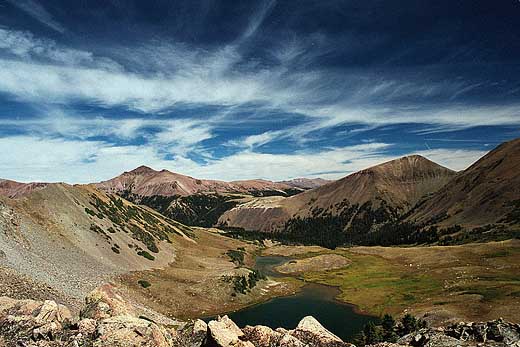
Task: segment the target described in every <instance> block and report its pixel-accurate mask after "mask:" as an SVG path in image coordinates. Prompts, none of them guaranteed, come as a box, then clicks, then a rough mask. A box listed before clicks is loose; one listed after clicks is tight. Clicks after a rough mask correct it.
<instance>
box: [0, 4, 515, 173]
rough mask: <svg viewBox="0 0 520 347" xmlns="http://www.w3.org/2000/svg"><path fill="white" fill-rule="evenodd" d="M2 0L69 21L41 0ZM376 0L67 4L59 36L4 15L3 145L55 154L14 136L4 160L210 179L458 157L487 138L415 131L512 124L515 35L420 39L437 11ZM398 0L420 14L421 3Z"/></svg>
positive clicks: (477, 151) (460, 161) (0, 76)
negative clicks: (408, 157) (427, 15)
mask: <svg viewBox="0 0 520 347" xmlns="http://www.w3.org/2000/svg"><path fill="white" fill-rule="evenodd" d="M9 1H10V3H11V4H13V5H14V6H16V7H18V8H19V9H22V10H23V11H24V12H25V13H27V14H30V15H31V17H32V18H37V19H38V18H39V19H38V20H39V21H40V22H41V23H44V24H45V25H46V26H47V27H49V28H51V29H53V30H54V31H56V32H65V25H62V24H61V23H59V22H57V21H56V20H55V19H54V17H53V16H52V15H51V14H50V12H52V10H53V8H52V7H50V5H46V6H47V9H45V8H43V7H42V6H41V4H44V3H43V2H41V3H36V2H35V0H32V1H31V0H22V1H20V2H16V3H15V2H14V0H9ZM377 3H378V4H377V5H375V3H373V2H370V1H368V2H365V3H363V4H361V5H359V4H357V5H355V6H354V5H352V4H351V3H349V2H344V1H339V0H338V1H335V0H334V1H326V2H312V1H309V2H305V6H302V5H295V3H294V2H276V1H274V0H266V1H262V2H257V3H250V2H243V3H241V4H238V5H237V4H233V5H232V6H231V7H230V6H229V5H228V4H227V3H225V2H224V3H216V2H213V1H207V2H200V3H199V2H192V1H182V0H181V1H179V2H175V4H169V3H168V2H162V3H161V4H160V5H158V6H157V8H155V7H154V8H147V9H144V8H141V7H140V5H138V3H137V2H136V3H133V2H132V1H128V2H120V3H118V4H117V6H112V5H111V4H108V5H107V6H98V5H97V4H96V3H95V4H89V5H88V6H86V7H85V8H82V9H81V11H76V9H75V8H74V7H69V6H70V4H68V3H63V7H64V9H63V11H65V10H68V12H67V13H68V14H69V17H70V18H69V17H67V18H63V19H62V20H63V23H64V24H67V23H69V20H70V21H71V23H72V21H75V22H74V23H75V26H74V27H72V26H70V29H69V30H67V31H66V35H56V33H52V32H51V33H49V31H48V30H40V32H38V29H34V28H35V26H34V25H33V24H34V23H32V20H31V21H30V22H31V23H29V25H20V26H18V25H14V26H13V27H16V28H20V27H22V28H32V29H31V30H32V32H28V31H20V30H14V29H11V28H9V27H5V26H2V27H1V28H0V140H1V141H3V142H2V143H3V146H4V147H2V148H3V149H4V150H5V149H6V148H8V146H15V145H21V144H22V143H26V144H27V145H26V146H35V148H38V147H39V148H42V149H44V150H45V151H46V153H45V156H44V158H45V160H47V161H49V162H50V163H53V166H50V165H47V166H46V165H45V163H44V162H45V161H42V162H39V161H35V162H34V163H31V162H30V161H28V159H27V160H26V159H23V158H31V157H32V156H36V154H37V153H36V152H34V151H33V152H31V150H26V149H25V148H23V147H24V146H22V147H21V148H17V152H18V157H16V158H11V157H9V158H8V159H4V158H2V160H0V167H2V170H4V169H5V170H4V171H2V172H5V175H9V177H11V178H20V177H21V178H23V179H24V180H28V179H29V178H28V176H27V173H24V170H23V167H24V166H26V167H31V168H33V169H34V170H35V171H37V172H38V173H39V175H40V177H42V178H41V179H44V178H46V179H53V180H55V179H58V180H68V181H69V182H76V181H77V182H85V181H88V180H94V179H96V180H97V179H103V178H109V177H110V176H114V175H116V174H118V173H120V172H121V171H123V170H130V169H132V168H133V167H135V166H139V165H142V164H146V165H150V166H153V167H156V168H169V169H173V170H175V171H178V172H181V173H187V174H191V175H193V176H195V177H208V178H226V179H246V178H256V177H263V178H268V179H269V178H270V179H285V178H292V177H295V176H311V175H318V174H319V175H325V176H326V177H331V178H336V177H340V176H342V175H344V174H346V173H349V172H351V171H354V170H357V169H361V168H364V167H366V166H370V165H373V164H377V163H379V162H381V161H383V160H388V159H392V158H395V157H396V156H400V155H405V154H410V153H413V152H414V151H423V152H421V153H424V154H426V155H427V156H430V157H431V158H432V159H434V160H437V161H439V162H440V163H441V164H447V165H448V166H450V167H452V168H456V169H459V168H462V167H463V166H465V165H467V164H468V163H470V162H471V161H472V160H474V159H475V158H477V157H478V156H479V155H481V154H483V153H484V152H485V150H486V149H487V148H486V147H485V146H484V145H483V144H476V143H465V142H444V143H442V142H435V143H434V144H432V145H431V146H432V148H429V146H430V145H429V144H428V143H426V141H424V138H425V137H426V136H428V137H429V135H428V134H433V133H436V134H437V133H438V134H439V137H448V136H449V137H450V138H456V137H457V136H461V137H464V138H468V137H471V136H482V133H483V132H486V131H487V130H490V129H493V130H496V131H495V132H494V133H493V134H494V135H493V136H492V138H491V139H489V142H490V143H492V144H495V143H498V142H499V141H501V140H505V139H508V138H511V137H513V136H515V134H517V133H518V131H517V129H518V127H519V126H520V114H519V113H520V112H519V109H520V107H519V106H520V103H519V102H518V100H519V99H518V98H517V97H515V96H518V90H519V89H518V87H519V86H520V85H519V84H518V79H515V78H514V76H516V75H515V71H517V70H518V69H517V64H515V61H514V59H511V57H515V56H516V55H515V52H516V51H515V46H514V42H515V41H514V40H508V42H511V45H509V46H508V48H507V50H504V49H501V48H500V47H494V46H493V47H491V48H493V49H492V50H489V49H488V50H478V48H479V47H478V45H476V46H475V44H474V43H471V44H470V45H468V44H465V43H464V42H462V44H459V42H458V41H457V40H459V41H460V37H458V35H457V31H456V30H452V31H450V33H453V35H451V34H450V40H453V42H446V40H445V39H444V37H445V36H446V35H444V34H445V32H444V30H441V31H442V32H441V33H440V34H439V33H437V34H439V35H440V36H439V37H437V38H436V39H435V40H431V39H432V38H431V37H428V39H426V36H429V33H430V32H429V31H430V30H437V29H436V28H434V25H424V26H423V27H422V29H423V30H424V31H423V32H421V35H417V33H418V32H420V30H419V31H417V30H415V29H414V30H409V27H410V25H411V24H410V23H408V22H407V18H409V15H408V14H406V15H404V16H403V13H401V11H397V12H396V15H401V16H402V17H400V19H399V21H398V22H399V25H398V26H397V27H395V22H396V21H395V20H394V19H392V20H391V21H390V22H389V21H388V20H387V18H386V17H384V16H383V17H378V16H377V13H385V11H374V8H387V5H385V4H383V3H381V2H377ZM407 4H408V6H407V11H408V10H409V11H411V12H414V11H415V12H414V13H419V15H421V14H422V13H423V11H424V8H423V7H428V6H427V5H422V6H417V5H416V4H415V3H414V2H413V1H411V0H410V1H408V2H407ZM29 5H30V6H29ZM103 5H104V4H103ZM439 7H442V6H439ZM497 7H498V6H497ZM31 9H32V12H31ZM35 9H36V10H35ZM433 10H436V8H435V9H433ZM451 10H453V11H455V12H456V9H452V8H450V11H451ZM148 11H149V12H152V13H148ZM450 11H449V13H450V14H451V13H452V12H450ZM14 12H15V13H14V14H15V17H16V16H18V17H26V16H23V15H21V13H20V12H19V11H14ZM488 12H489V11H488ZM491 12H493V11H491ZM31 13H32V14H31ZM230 13H231V15H230ZM367 13H368V14H369V15H362V14H367ZM55 14H56V15H57V13H55ZM137 14H139V19H138V18H137V16H136V15H137ZM459 15H460V13H459V12H456V14H455V15H454V16H455V17H456V18H458V17H457V16H459ZM492 15H493V14H492V13H490V14H489V16H492ZM215 16H220V17H219V18H215ZM373 16H376V17H377V18H376V19H373ZM87 17H88V20H87V19H85V18H87ZM112 17H117V18H119V19H120V20H121V23H124V25H121V24H120V23H119V22H118V23H114V22H113V21H112ZM170 17H171V19H172V21H173V22H175V24H176V25H171V23H172V21H170ZM439 17H441V16H439ZM1 18H2V17H1V16H0V19H1ZM158 18H168V21H167V22H168V25H166V24H165V23H163V22H162V21H161V20H157V19H158ZM442 18H446V16H444V15H443V16H442ZM427 20H428V19H425V21H427ZM458 20H459V18H458V19H457V21H458ZM76 21H77V22H76ZM501 22H502V21H500V23H501ZM6 23H8V22H6ZM10 23H12V22H10ZM374 23H378V24H379V23H382V25H381V26H379V25H374ZM500 23H499V24H500ZM412 24H413V26H417V25H419V26H421V24H422V22H421V23H417V21H414V23H412ZM383 27H384V30H382V29H381V28H383ZM36 28H37V26H36ZM403 28H408V29H407V30H409V32H408V36H406V35H405V36H403V35H402V33H403V30H404V29H403ZM490 29H491V30H494V31H493V32H495V34H496V33H500V37H502V35H503V34H504V33H505V32H508V31H507V30H504V28H498V29H497V27H495V28H494V29H493V28H490ZM468 32H469V31H468ZM474 32H476V31H472V33H474ZM87 33H88V34H87ZM487 34H488V31H486V33H479V35H483V36H486V35H487ZM468 35H469V34H468ZM513 36H514V35H513ZM49 37H53V38H54V39H50V38H49ZM488 39H489V38H488ZM403 40H405V41H406V42H405V43H406V44H403ZM477 40H478V38H477ZM505 41H506V40H505ZM454 42H456V43H457V44H455V43H454ZM489 42H496V40H489ZM450 45H452V46H453V47H455V49H453V47H451V46H450ZM425 48H426V49H425ZM432 48H434V49H432ZM488 48H490V47H488ZM483 52H484V53H483ZM486 52H490V53H486ZM470 53H471V54H470ZM501 54H502V55H504V54H506V55H507V56H506V58H504V57H501V56H500V55H501ZM504 59H505V60H504ZM508 59H509V60H511V62H509V63H508ZM515 69H516V70H515ZM479 128H482V129H484V130H482V129H481V130H480V133H479V132H478V129H479ZM506 132H507V133H506ZM484 135H486V139H487V138H488V137H487V133H485V134H484ZM367 139H370V140H369V141H367ZM357 146H359V147H357ZM459 151H460V152H459ZM450 154H451V157H450ZM24 156H26V157H24ZM75 156H77V158H76V159H75V158H74V157H75ZM8 160H13V161H12V163H10V162H9V161H8ZM37 164H38V165H37ZM31 165H32V166H31ZM38 166H42V167H45V168H43V169H41V170H40V169H38ZM69 171H70V173H69ZM3 175H4V174H3ZM67 175H69V176H67ZM87 176H88V177H87ZM31 177H33V178H35V179H36V178H37V176H31Z"/></svg>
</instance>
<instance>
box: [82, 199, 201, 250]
mask: <svg viewBox="0 0 520 347" xmlns="http://www.w3.org/2000/svg"><path fill="white" fill-rule="evenodd" d="M107 196H108V201H105V200H103V199H101V198H100V197H99V196H97V195H96V194H91V196H90V197H91V201H90V205H91V206H92V207H93V209H90V208H88V207H85V213H87V214H88V215H90V216H92V217H95V218H97V219H100V220H101V219H104V218H107V219H108V220H110V221H111V222H112V223H113V226H109V227H108V228H107V229H106V230H105V229H104V228H102V227H100V226H99V225H97V224H96V223H92V224H91V227H90V230H92V231H93V232H95V233H98V234H100V235H102V236H103V237H104V238H105V239H106V240H107V242H109V243H111V240H112V237H111V236H110V234H116V233H117V232H118V231H119V232H124V233H127V234H130V235H131V236H132V238H133V239H134V240H136V241H140V242H142V243H143V244H144V245H145V246H146V248H147V249H148V251H149V252H151V253H159V247H158V245H157V242H158V241H165V242H168V243H171V241H170V238H169V235H171V234H172V233H177V234H179V235H181V234H180V233H179V232H178V231H177V230H176V229H175V228H177V227H178V228H179V229H180V230H182V232H184V233H185V234H186V235H187V236H190V234H192V231H191V230H190V229H189V228H187V227H184V226H182V225H181V224H180V223H178V222H175V221H173V220H170V219H168V218H164V217H162V216H159V215H157V214H156V213H155V212H150V211H148V210H146V209H144V208H142V207H139V206H133V205H129V204H125V203H124V202H123V200H122V199H121V198H119V197H117V196H115V195H110V194H109V195H107ZM172 225H174V226H175V228H174V227H172ZM111 248H112V251H113V252H114V253H117V254H119V253H120V248H119V246H117V245H115V244H114V245H112V246H111ZM133 248H135V250H136V252H137V254H138V255H140V256H143V257H145V258H146V259H149V260H154V259H155V257H154V256H152V255H151V254H150V253H149V252H148V251H143V250H142V249H141V248H140V247H133Z"/></svg>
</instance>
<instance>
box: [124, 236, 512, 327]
mask: <svg viewBox="0 0 520 347" xmlns="http://www.w3.org/2000/svg"><path fill="white" fill-rule="evenodd" d="M196 240H197V243H198V245H197V247H193V245H188V244H186V245H185V246H186V247H184V246H183V245H182V244H179V245H177V249H178V255H177V258H176V260H175V261H174V262H172V263H171V264H169V266H167V267H165V268H162V269H155V270H149V271H139V272H132V273H129V274H126V275H122V276H120V277H119V278H118V280H117V282H118V283H119V285H120V287H121V288H123V290H124V291H126V293H127V296H128V297H131V298H133V300H134V301H136V302H137V303H139V304H142V305H147V306H150V307H151V308H152V309H154V310H157V311H159V312H161V313H164V314H166V315H169V316H171V317H178V318H181V319H183V318H195V317H208V316H214V315H217V314H223V313H228V312H231V311H236V310H239V309H241V308H244V307H246V306H250V305H253V304H256V303H260V302H264V301H266V300H269V299H271V298H273V297H276V296H283V295H290V294H292V293H295V292H296V291H298V289H299V288H300V287H301V286H302V285H304V284H305V283H306V282H307V283H308V282H311V283H320V284H325V285H331V286H336V287H338V288H339V289H340V291H341V293H340V294H339V295H338V297H337V299H338V300H340V301H343V302H348V303H351V304H354V305H356V306H357V307H358V308H359V310H361V311H363V312H365V313H368V314H371V315H377V316H380V315H382V314H383V313H391V314H394V315H399V314H403V313H404V312H410V313H412V314H414V315H416V316H423V315H425V317H426V319H427V320H428V321H429V322H430V323H431V324H433V325H440V324H444V323H447V322H450V321H458V320H466V321H485V320H492V319H496V318H499V317H503V318H505V319H507V320H510V321H513V322H520V277H519V276H518V274H520V241H518V240H511V241H503V242H490V243H482V244H467V245H461V246H442V247H441V246H434V247H353V248H338V249H336V250H329V249H324V248H321V247H316V246H313V247H305V246H273V247H269V248H265V249H262V250H261V254H262V255H281V256H287V257H291V258H292V259H293V260H292V261H290V262H288V263H286V264H284V265H282V266H281V267H280V270H282V271H283V272H285V273H286V274H287V276H288V277H285V278H275V279H269V280H262V281H260V282H258V284H257V285H256V286H255V287H254V288H253V289H252V290H251V291H250V292H248V293H247V294H240V293H236V292H235V291H234V289H233V286H232V284H231V283H230V282H229V280H226V277H230V276H240V275H247V272H248V270H247V268H253V267H254V256H255V255H257V254H258V252H259V248H258V246H256V245H254V244H252V243H245V242H242V241H238V240H234V239H230V238H226V237H222V236H220V235H216V234H214V233H211V232H207V231H203V230H197V231H196ZM181 242H184V241H181ZM185 242H188V241H185ZM237 249H244V250H245V257H244V261H243V264H237V263H233V262H232V261H231V257H230V256H229V255H227V252H228V251H229V250H237ZM340 257H344V258H345V259H344V260H342V259H341V258H340ZM291 276H292V277H291ZM140 281H141V282H140ZM142 281H145V282H142ZM146 282H147V283H149V284H150V286H149V287H147V288H144V287H143V283H146Z"/></svg>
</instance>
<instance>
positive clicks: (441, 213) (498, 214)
mask: <svg viewBox="0 0 520 347" xmlns="http://www.w3.org/2000/svg"><path fill="white" fill-rule="evenodd" d="M409 220H412V221H415V222H418V223H421V224H436V223H439V224H440V225H454V224H460V225H466V226H480V225H485V224H493V223H499V222H500V223H505V224H520V139H516V140H513V141H510V142H506V143H503V144H502V145H500V146H499V147H497V148H496V149H494V150H493V151H491V152H490V153H488V154H487V155H485V156H484V157H483V158H481V159H480V160H478V161H477V162H476V163H474V164H473V165H472V166H470V167H469V168H468V169H466V170H464V171H463V172H460V173H459V174H458V175H457V176H456V177H455V178H454V179H453V180H452V181H450V182H449V183H448V184H447V185H446V186H444V187H443V188H442V189H440V190H439V191H438V192H437V193H435V194H434V195H433V196H431V197H429V198H427V199H424V200H423V201H421V202H420V203H419V204H418V206H417V208H416V209H415V210H414V211H413V213H412V214H411V216H410V217H409Z"/></svg>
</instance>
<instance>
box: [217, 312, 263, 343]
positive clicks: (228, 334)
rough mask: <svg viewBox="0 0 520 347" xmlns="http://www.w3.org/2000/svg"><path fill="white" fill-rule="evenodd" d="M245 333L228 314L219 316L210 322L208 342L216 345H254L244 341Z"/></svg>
mask: <svg viewBox="0 0 520 347" xmlns="http://www.w3.org/2000/svg"><path fill="white" fill-rule="evenodd" d="M243 336H244V333H243V332H242V330H240V328H239V327H238V326H237V325H236V324H235V322H233V321H232V320H231V319H229V317H228V316H224V317H218V319H217V320H212V321H211V322H209V323H208V343H209V344H210V345H213V346H216V347H254V345H253V344H252V343H251V342H249V341H242V339H241V337H243Z"/></svg>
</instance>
